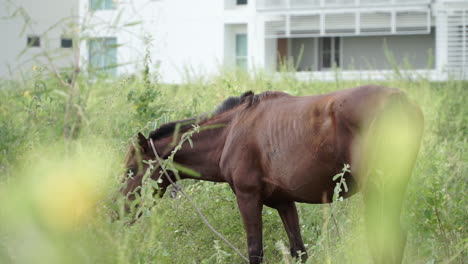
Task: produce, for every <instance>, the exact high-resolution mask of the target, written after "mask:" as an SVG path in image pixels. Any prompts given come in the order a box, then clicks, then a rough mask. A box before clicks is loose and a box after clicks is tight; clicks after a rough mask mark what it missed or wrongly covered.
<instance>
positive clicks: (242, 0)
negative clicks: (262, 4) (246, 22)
mask: <svg viewBox="0 0 468 264" xmlns="http://www.w3.org/2000/svg"><path fill="white" fill-rule="evenodd" d="M236 3H237V5H246V4H247V0H236Z"/></svg>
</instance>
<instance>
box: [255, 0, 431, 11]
mask: <svg viewBox="0 0 468 264" xmlns="http://www.w3.org/2000/svg"><path fill="white" fill-rule="evenodd" d="M430 3H431V0H257V10H259V11H280V10H291V9H308V8H356V7H377V6H396V5H397V6H402V5H426V4H427V5H429V4H430Z"/></svg>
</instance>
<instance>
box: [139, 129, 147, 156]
mask: <svg viewBox="0 0 468 264" xmlns="http://www.w3.org/2000/svg"><path fill="white" fill-rule="evenodd" d="M138 146H140V147H141V150H142V151H143V153H145V152H146V151H147V150H148V139H146V137H145V136H144V135H143V134H142V133H140V132H138Z"/></svg>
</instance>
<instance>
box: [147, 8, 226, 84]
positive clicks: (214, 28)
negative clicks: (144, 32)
mask: <svg viewBox="0 0 468 264" xmlns="http://www.w3.org/2000/svg"><path fill="white" fill-rule="evenodd" d="M223 11H224V1H221V0H199V1H187V0H162V1H161V10H160V12H159V14H160V18H159V19H158V21H157V23H156V25H155V27H156V28H155V30H154V31H152V32H153V33H154V38H155V42H154V43H155V53H154V54H153V59H154V60H160V61H161V68H160V70H161V75H162V77H163V80H164V81H166V82H180V81H182V80H183V78H184V77H185V76H184V74H185V71H186V70H188V71H190V72H191V74H196V75H198V76H205V75H210V74H213V73H216V72H217V71H218V69H219V66H221V65H222V64H223V56H224V23H223Z"/></svg>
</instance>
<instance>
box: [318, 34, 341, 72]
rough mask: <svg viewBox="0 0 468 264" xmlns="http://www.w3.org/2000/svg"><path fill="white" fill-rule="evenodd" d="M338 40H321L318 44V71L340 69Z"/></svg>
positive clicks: (336, 38) (335, 38)
mask: <svg viewBox="0 0 468 264" xmlns="http://www.w3.org/2000/svg"><path fill="white" fill-rule="evenodd" d="M340 45H341V43H340V38H339V37H334V38H322V39H321V42H320V69H324V70H326V69H330V68H332V67H340V53H341V48H340Z"/></svg>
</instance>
